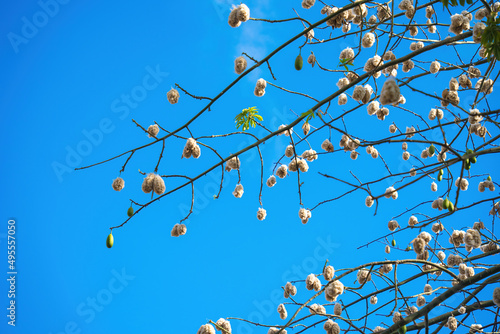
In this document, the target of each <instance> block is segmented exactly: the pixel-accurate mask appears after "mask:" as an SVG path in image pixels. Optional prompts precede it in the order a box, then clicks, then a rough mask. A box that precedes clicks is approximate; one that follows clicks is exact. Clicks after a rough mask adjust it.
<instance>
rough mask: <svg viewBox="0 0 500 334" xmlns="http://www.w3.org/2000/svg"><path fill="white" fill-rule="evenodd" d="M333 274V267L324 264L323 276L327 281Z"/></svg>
mask: <svg viewBox="0 0 500 334" xmlns="http://www.w3.org/2000/svg"><path fill="white" fill-rule="evenodd" d="M333 275H335V269H333V266H326V267H325V268H324V269H323V277H324V279H325V280H327V281H331V280H332V278H333Z"/></svg>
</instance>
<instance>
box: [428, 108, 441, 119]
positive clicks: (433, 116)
mask: <svg viewBox="0 0 500 334" xmlns="http://www.w3.org/2000/svg"><path fill="white" fill-rule="evenodd" d="M436 117H437V118H438V119H443V117H444V113H443V111H442V110H441V109H431V110H430V111H429V119H430V120H431V121H433V120H435V119H436Z"/></svg>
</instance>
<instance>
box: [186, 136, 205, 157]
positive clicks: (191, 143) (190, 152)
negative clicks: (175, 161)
mask: <svg viewBox="0 0 500 334" xmlns="http://www.w3.org/2000/svg"><path fill="white" fill-rule="evenodd" d="M200 155H201V150H200V147H199V146H198V144H197V143H196V140H194V139H193V138H188V140H187V141H186V145H185V146H184V150H183V151H182V157H184V158H187V159H189V158H190V157H191V156H193V158H195V159H198V158H199V157H200Z"/></svg>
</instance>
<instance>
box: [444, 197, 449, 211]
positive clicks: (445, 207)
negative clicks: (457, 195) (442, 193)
mask: <svg viewBox="0 0 500 334" xmlns="http://www.w3.org/2000/svg"><path fill="white" fill-rule="evenodd" d="M449 205H450V200H449V199H447V198H445V200H444V201H443V209H448V206H449Z"/></svg>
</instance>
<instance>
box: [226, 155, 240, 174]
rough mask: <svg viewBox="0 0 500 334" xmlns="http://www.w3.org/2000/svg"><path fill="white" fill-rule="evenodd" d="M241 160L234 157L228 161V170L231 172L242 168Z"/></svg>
mask: <svg viewBox="0 0 500 334" xmlns="http://www.w3.org/2000/svg"><path fill="white" fill-rule="evenodd" d="M240 166H241V162H240V159H239V158H238V157H232V158H231V159H229V160H228V161H227V162H226V170H227V171H228V172H230V171H231V170H233V169H234V170H238V169H240Z"/></svg>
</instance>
